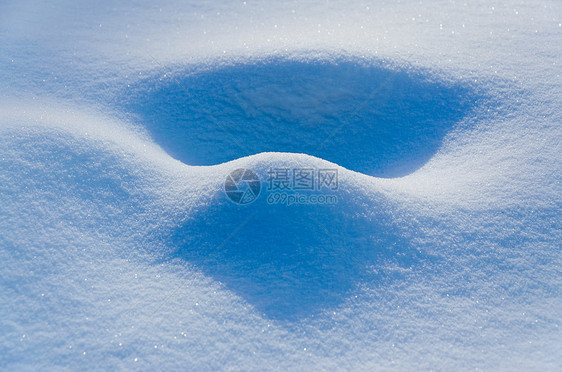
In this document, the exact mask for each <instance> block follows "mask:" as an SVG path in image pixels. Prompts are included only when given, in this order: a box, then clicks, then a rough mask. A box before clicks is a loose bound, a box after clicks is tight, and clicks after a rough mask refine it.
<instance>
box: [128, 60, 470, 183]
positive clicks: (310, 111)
mask: <svg viewBox="0 0 562 372" xmlns="http://www.w3.org/2000/svg"><path fill="white" fill-rule="evenodd" d="M123 96H124V97H129V98H130V102H129V104H128V105H127V106H126V109H127V110H129V111H131V112H133V113H136V114H138V116H139V119H140V122H142V123H143V125H144V126H145V127H146V128H147V129H148V131H149V132H150V133H151V135H152V137H153V138H154V140H155V141H156V142H157V143H158V144H160V145H161V146H162V147H163V148H164V149H165V150H166V151H167V152H168V153H170V155H172V156H173V157H175V158H176V159H179V160H181V161H183V162H185V163H187V164H190V165H213V164H219V163H223V162H225V161H229V160H233V159H237V158H239V157H242V156H248V155H253V154H256V153H260V152H267V151H278V152H295V153H306V154H310V155H314V156H318V157H320V158H322V159H326V160H329V161H332V162H334V163H337V164H339V165H341V166H343V167H346V168H348V169H352V170H355V171H358V172H362V173H366V174H370V175H375V176H382V177H397V176H403V175H405V174H408V173H411V172H413V171H414V170H416V169H418V168H419V167H420V166H422V165H423V164H425V163H426V162H427V161H428V160H429V159H430V158H431V157H432V156H433V155H434V154H435V152H436V151H437V149H438V148H439V146H440V144H441V141H442V139H443V137H444V136H445V135H446V134H447V133H448V132H449V131H450V130H451V129H452V128H454V126H455V124H458V122H459V121H460V120H462V119H463V118H464V117H465V116H466V115H467V114H468V113H469V112H470V111H471V109H472V108H473V107H474V105H475V103H476V100H477V99H478V98H480V97H479V96H478V95H477V94H476V93H475V92H474V90H473V89H472V88H471V87H469V86H467V85H466V84H461V83H455V82H451V81H440V80H438V79H436V77H435V76H432V75H430V74H429V73H428V72H425V73H424V72H423V71H420V70H417V71H416V70H411V71H408V70H403V69H399V68H396V69H391V68H389V67H383V65H382V64H381V63H376V61H369V62H365V61H361V60H353V59H347V60H346V59H344V60H339V61H338V60H337V59H336V60H334V59H332V60H308V61H299V60H287V59H280V58H270V59H265V60H257V61H246V62H242V63H236V64H229V65H226V66H219V67H218V68H216V67H215V68H207V69H197V68H192V69H191V70H187V71H185V70H184V71H181V70H179V71H178V70H173V71H166V70H165V69H162V68H160V69H159V71H158V73H157V74H153V76H152V77H151V78H147V79H144V80H143V81H141V82H140V83H138V84H135V85H133V86H132V87H130V88H129V89H127V91H126V93H125V94H123Z"/></svg>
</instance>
